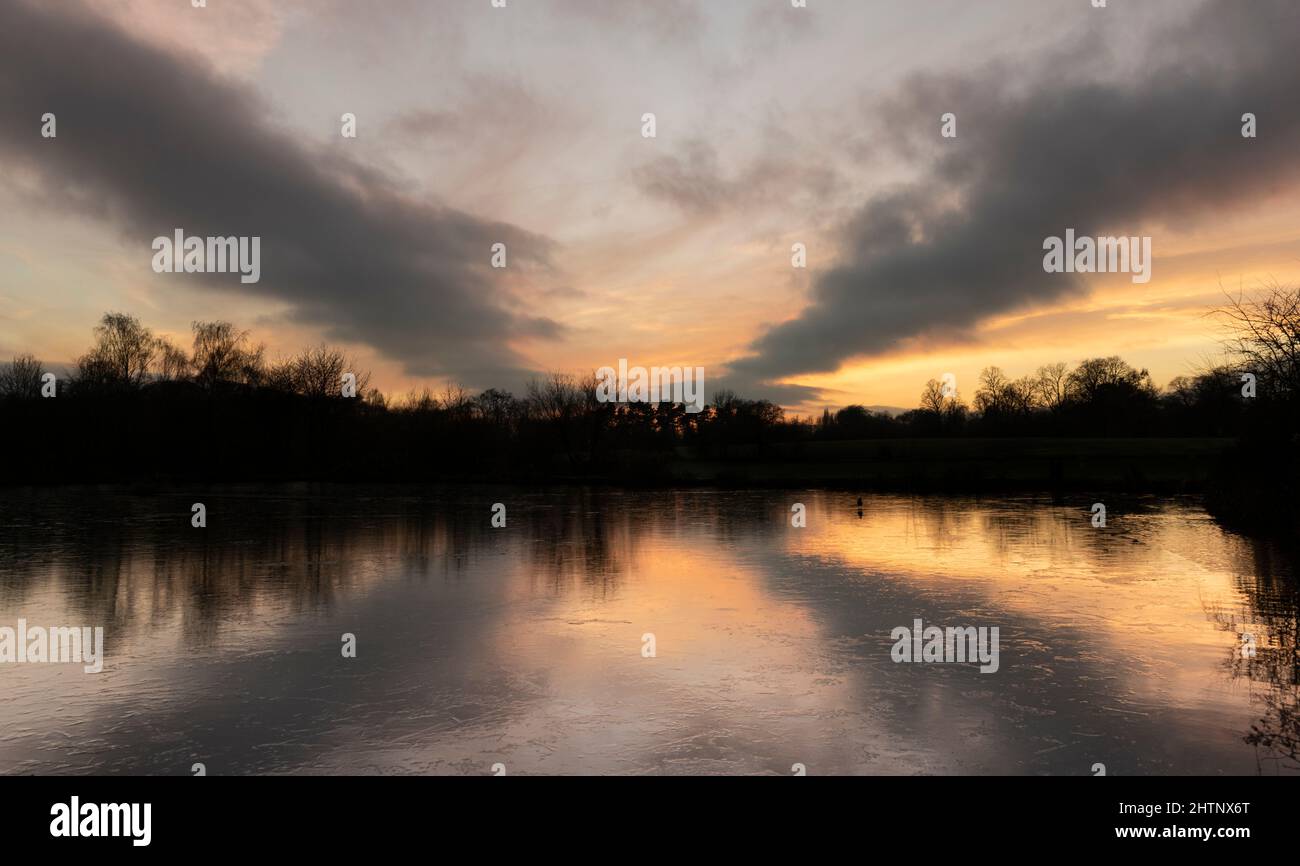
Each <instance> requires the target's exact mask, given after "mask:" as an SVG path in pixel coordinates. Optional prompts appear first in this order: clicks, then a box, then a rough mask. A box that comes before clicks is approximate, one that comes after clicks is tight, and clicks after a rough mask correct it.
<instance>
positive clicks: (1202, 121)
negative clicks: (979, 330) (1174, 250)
mask: <svg viewBox="0 0 1300 866" xmlns="http://www.w3.org/2000/svg"><path fill="white" fill-rule="evenodd" d="M1089 11H1092V10H1089ZM1119 11H1120V10H1107V11H1102V10H1096V15H1095V16H1094V17H1093V19H1092V21H1093V22H1096V23H1095V25H1094V26H1095V27H1096V28H1097V29H1096V30H1095V31H1094V32H1093V33H1092V35H1091V39H1090V40H1086V41H1085V42H1084V43H1080V42H1078V41H1075V42H1074V43H1073V44H1071V45H1070V46H1069V47H1068V48H1066V49H1064V50H1062V51H1061V52H1060V53H1059V54H1057V55H1054V56H1052V57H1047V58H1045V59H1043V60H1042V62H1040V63H1037V64H1034V65H1021V64H1018V65H1017V66H1016V67H1015V68H1013V69H1010V70H1008V67H1006V66H1001V67H992V66H991V67H988V68H986V69H984V70H982V71H980V72H977V73H974V74H971V75H965V76H942V77H936V76H928V77H925V78H918V79H914V80H912V81H911V82H910V83H909V84H907V85H906V87H905V88H904V90H903V91H902V92H901V93H899V94H897V95H896V97H895V98H892V99H891V100H889V101H888V102H887V103H886V104H885V105H883V106H881V114H880V118H881V119H882V120H883V122H884V123H883V127H884V128H885V129H887V130H888V131H889V132H890V133H891V134H894V135H896V136H901V137H904V138H905V139H906V140H905V141H902V142H900V143H901V144H903V145H904V147H905V148H907V147H911V148H912V149H913V150H914V151H916V152H919V153H922V154H928V155H929V162H928V164H925V169H924V171H923V172H922V173H921V175H920V176H919V179H918V180H916V181H915V182H914V183H910V184H907V185H906V186H903V187H901V188H898V189H895V190H891V191H888V192H885V193H883V194H880V195H878V196H877V197H875V198H873V199H872V200H871V201H869V202H868V203H867V204H866V205H865V206H864V207H862V209H861V210H860V211H859V212H858V213H857V215H856V216H855V217H854V218H853V219H852V220H851V222H850V224H849V225H848V226H847V227H846V228H845V232H844V247H845V250H846V252H845V254H844V257H843V259H842V261H841V262H840V263H838V264H837V265H836V266H835V267H833V268H831V269H829V270H827V271H825V272H824V273H822V274H820V275H819V277H818V279H817V280H816V282H815V284H814V289H813V292H812V297H811V302H810V304H809V306H808V307H807V308H806V309H805V310H804V312H803V313H802V314H800V315H799V316H798V317H797V318H795V319H793V320H791V321H789V322H785V323H782V324H779V325H776V326H774V327H772V328H771V329H770V330H768V331H767V332H766V333H764V334H763V335H762V336H761V337H760V338H759V339H758V340H756V341H755V343H754V344H753V346H752V349H753V354H751V355H749V356H747V357H744V358H741V359H739V360H737V361H736V362H735V363H734V365H733V370H734V371H735V372H736V373H737V374H742V375H745V374H747V375H750V376H752V377H755V378H758V379H772V378H780V377H783V376H789V375H795V374H801V373H813V372H826V371H833V370H835V369H837V368H838V367H839V366H840V364H841V363H843V362H844V361H846V360H848V359H850V358H853V357H856V356H865V355H873V354H881V353H886V352H889V351H891V350H893V349H896V348H899V347H900V346H902V345H904V344H905V343H906V342H907V341H909V340H914V339H917V338H920V339H925V338H928V337H939V338H942V339H954V338H956V339H962V338H963V337H967V338H968V337H969V336H970V334H971V333H972V329H973V327H974V326H975V324H976V323H977V322H979V321H980V320H981V319H983V318H986V317H988V316H989V315H991V314H995V313H998V312H1003V311H1008V310H1012V309H1017V308H1022V307H1026V306H1031V305H1034V304H1038V303H1042V302H1048V301H1052V300H1056V299H1059V298H1060V297H1062V296H1063V295H1065V294H1067V293H1071V292H1079V291H1082V290H1083V289H1082V287H1081V283H1080V282H1079V281H1078V280H1077V279H1074V278H1073V275H1065V274H1055V275H1048V274H1045V273H1044V272H1043V268H1042V256H1043V252H1042V242H1043V239H1044V238H1045V237H1048V236H1053V235H1063V234H1064V232H1065V230H1066V229H1067V228H1074V229H1076V230H1077V231H1078V232H1079V233H1080V234H1126V235H1133V234H1139V231H1138V229H1139V228H1140V227H1141V225H1142V224H1146V225H1151V224H1155V225H1160V226H1165V227H1169V228H1183V227H1186V226H1189V225H1192V224H1196V223H1199V222H1203V221H1205V220H1207V219H1212V218H1213V217H1214V216H1216V215H1218V214H1220V213H1222V212H1223V209H1225V208H1228V207H1234V208H1241V207H1246V206H1251V205H1254V206H1256V207H1267V206H1269V205H1268V203H1267V199H1268V197H1269V196H1270V194H1272V193H1275V192H1278V191H1280V190H1283V189H1285V188H1287V187H1290V186H1291V185H1293V184H1294V183H1295V182H1296V180H1297V175H1298V172H1297V169H1298V168H1300V157H1298V154H1300V112H1297V111H1295V94H1296V93H1297V92H1300V63H1297V61H1296V48H1295V38H1294V34H1295V32H1296V26H1297V24H1300V10H1297V7H1296V5H1295V3H1294V2H1292V0H1255V2H1251V3H1248V4H1243V3H1238V2H1232V0H1212V2H1208V3H1205V4H1203V5H1201V6H1198V7H1196V8H1195V9H1194V10H1193V11H1192V12H1191V13H1190V15H1188V17H1187V19H1186V20H1185V21H1183V22H1180V23H1178V24H1176V25H1168V26H1166V27H1165V28H1164V30H1163V32H1157V33H1156V34H1155V37H1154V38H1153V39H1151V40H1150V41H1149V43H1148V44H1147V45H1145V46H1144V47H1143V48H1142V49H1141V50H1140V51H1139V52H1137V53H1136V55H1135V54H1134V53H1133V52H1132V50H1131V49H1126V51H1125V52H1124V55H1125V56H1123V57H1118V58H1114V60H1115V61H1116V62H1115V63H1114V64H1108V63H1107V59H1106V55H1107V52H1108V50H1109V49H1110V48H1111V47H1112V45H1116V44H1125V45H1128V44H1130V41H1129V40H1128V39H1127V38H1126V39H1123V40H1118V39H1116V38H1113V37H1112V36H1108V34H1107V28H1108V27H1119V28H1122V27H1124V26H1125V24H1124V21H1125V19H1124V18H1122V17H1120V16H1119V15H1118V13H1119ZM1112 13H1115V14H1112ZM1108 16H1109V17H1108ZM1117 32H1118V31H1112V33H1117ZM1107 69H1123V70H1124V72H1123V74H1122V75H1121V74H1116V73H1113V72H1112V73H1111V74H1110V77H1109V78H1108V77H1107V72H1106V70H1107ZM1098 70H1101V71H1100V72H1099V71H1098ZM948 111H952V112H955V113H956V114H957V117H958V138H957V139H956V140H946V141H945V140H940V139H939V117H940V115H941V114H943V113H944V112H948ZM1245 112H1253V113H1255V114H1256V115H1257V117H1258V119H1259V137H1258V138H1256V139H1243V138H1242V137H1241V134H1240V130H1241V116H1242V114H1243V113H1245ZM1141 233H1143V234H1146V233H1150V234H1152V235H1153V237H1154V248H1155V259H1156V261H1155V266H1154V274H1155V277H1154V279H1155V280H1156V281H1158V280H1159V278H1160V261H1159V258H1160V241H1161V238H1160V234H1159V232H1158V231H1157V232H1141Z"/></svg>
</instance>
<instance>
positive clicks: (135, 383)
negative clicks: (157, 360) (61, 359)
mask: <svg viewBox="0 0 1300 866" xmlns="http://www.w3.org/2000/svg"><path fill="white" fill-rule="evenodd" d="M157 353H158V341H157V340H156V339H155V338H154V335H153V332H152V331H150V330H149V329H148V328H146V327H145V326H144V325H142V324H140V320H139V319H137V318H136V317H135V316H130V315H127V314H126V313H105V314H104V318H103V319H101V320H100V323H99V324H98V325H96V326H95V343H94V345H93V346H91V347H90V351H89V352H87V353H86V354H85V355H82V356H81V357H80V358H78V359H77V379H78V382H80V383H84V384H88V385H91V386H119V387H121V386H125V387H133V388H135V387H139V386H140V385H142V384H144V382H145V381H146V379H147V378H148V376H149V367H150V365H151V364H152V363H153V360H154V357H155V356H156V355H157Z"/></svg>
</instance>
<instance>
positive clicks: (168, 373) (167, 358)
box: [157, 337, 190, 382]
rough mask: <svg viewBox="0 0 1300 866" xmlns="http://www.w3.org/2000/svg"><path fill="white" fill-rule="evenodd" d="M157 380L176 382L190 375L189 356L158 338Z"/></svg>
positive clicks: (172, 344) (169, 341)
mask: <svg viewBox="0 0 1300 866" xmlns="http://www.w3.org/2000/svg"><path fill="white" fill-rule="evenodd" d="M157 364H158V378H159V379H161V380H162V381H164V382H177V381H179V380H181V379H184V378H186V377H187V376H189V374H190V356H189V355H187V354H185V350H184V349H182V348H181V347H180V346H177V345H176V344H175V343H173V342H172V341H171V340H169V339H167V338H166V337H159V338H158V362H157Z"/></svg>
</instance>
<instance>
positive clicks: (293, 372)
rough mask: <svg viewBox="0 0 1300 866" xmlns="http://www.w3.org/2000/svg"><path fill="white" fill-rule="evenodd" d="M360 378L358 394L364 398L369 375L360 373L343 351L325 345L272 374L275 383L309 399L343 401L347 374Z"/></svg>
mask: <svg viewBox="0 0 1300 866" xmlns="http://www.w3.org/2000/svg"><path fill="white" fill-rule="evenodd" d="M344 373H352V374H353V375H354V376H356V378H357V382H356V391H357V393H358V394H364V393H365V390H366V386H367V385H369V384H370V373H369V371H362V370H358V369H357V365H356V363H355V362H354V360H353V359H352V358H351V357H349V356H348V355H347V354H346V353H344V352H343V350H342V349H336V348H334V347H332V346H327V345H325V344H324V343H322V344H320V345H319V346H314V347H313V348H310V349H307V350H305V351H304V352H302V353H301V354H299V355H298V356H296V357H294V358H292V359H291V360H289V361H287V362H285V363H284V364H282V365H280V366H279V367H278V368H276V370H274V371H273V372H272V375H271V379H272V381H273V382H274V383H275V384H277V385H279V386H280V387H282V388H285V389H286V390H289V391H293V392H294V393H296V394H302V395H303V396H305V397H339V396H342V393H343V374H344Z"/></svg>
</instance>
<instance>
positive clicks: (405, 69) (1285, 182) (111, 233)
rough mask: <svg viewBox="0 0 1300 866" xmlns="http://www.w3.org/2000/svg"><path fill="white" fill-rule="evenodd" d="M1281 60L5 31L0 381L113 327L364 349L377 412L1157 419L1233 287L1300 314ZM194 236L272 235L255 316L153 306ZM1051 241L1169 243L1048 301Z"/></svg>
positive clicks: (516, 9) (1160, 46)
mask: <svg viewBox="0 0 1300 866" xmlns="http://www.w3.org/2000/svg"><path fill="white" fill-rule="evenodd" d="M1244 10H1248V14H1243V11H1244ZM1298 33H1300V6H1297V4H1296V3H1294V2H1293V0H1292V2H1288V0H1249V2H1248V3H1242V2H1240V0H1210V2H1198V0H1110V2H1109V3H1108V7H1107V8H1104V9H1096V8H1093V7H1092V5H1091V3H1090V2H1089V0H996V2H978V3H977V2H970V0H808V8H805V9H797V8H791V5H790V3H789V0H509V3H508V6H507V8H504V9H499V8H493V6H492V4H491V2H490V0H385V2H382V3H379V2H377V3H373V4H371V3H358V2H355V0H208V3H207V7H206V8H197V9H196V8H193V7H192V6H191V3H190V0H116V2H85V3H80V2H74V0H69V2H62V0H61V2H57V3H51V2H40V3H37V2H35V0H32V2H28V0H0V179H2V180H3V183H0V358H3V359H7V358H8V357H10V356H11V355H13V354H15V353H19V352H28V351H30V352H33V353H35V354H37V355H38V357H40V358H42V359H43V360H44V361H45V362H46V363H47V364H48V365H51V366H55V367H57V366H59V365H62V364H66V363H68V362H70V361H71V360H72V359H73V358H75V356H76V355H78V354H79V353H80V352H82V351H83V350H84V348H85V347H86V345H87V343H88V342H89V339H90V332H91V328H92V327H93V325H94V324H95V322H96V321H97V319H98V318H99V316H100V315H101V314H102V313H103V312H104V311H106V310H119V311H123V312H129V313H132V314H135V315H137V316H139V317H140V318H141V319H142V320H143V321H144V322H145V323H146V324H148V325H150V326H152V327H153V328H154V329H155V330H156V331H158V332H160V333H163V334H167V335H170V336H171V337H172V338H173V339H174V340H175V341H177V342H180V343H184V344H188V342H189V340H188V332H189V324H190V322H191V321H193V320H196V319H198V320H205V319H229V320H232V321H234V322H236V323H237V324H239V325H240V326H242V327H245V328H248V329H250V330H251V331H252V333H253V336H254V337H255V338H256V339H258V340H260V341H264V342H265V343H266V344H267V347H268V355H269V357H270V358H271V359H275V358H276V357H277V356H281V355H287V354H289V353H292V352H294V351H296V350H298V349H300V348H302V347H304V346H307V345H310V344H313V343H316V342H318V341H320V340H328V341H331V342H335V343H339V344H343V345H345V346H347V347H348V348H349V349H350V350H352V351H353V352H354V353H355V355H356V356H357V357H358V358H360V359H361V360H362V362H363V363H364V364H365V365H366V366H368V367H369V368H370V369H372V370H373V372H374V377H373V384H376V385H378V386H379V387H380V388H381V389H383V390H385V391H387V392H390V393H400V392H405V391H406V390H408V389H409V388H411V387H415V386H423V385H425V384H428V385H430V386H432V387H435V388H439V387H441V386H442V384H444V383H446V382H449V381H455V382H460V383H463V384H464V385H466V386H467V387H470V388H472V389H482V388H487V387H492V386H497V387H506V388H509V389H511V390H515V391H518V390H519V389H520V387H521V385H522V383H523V382H524V381H525V380H526V379H527V378H529V377H530V376H532V375H534V374H536V373H538V372H546V371H552V370H559V371H566V372H581V371H587V372H589V371H591V370H594V369H595V368H597V367H601V366H605V365H615V364H617V361H618V359H620V358H627V359H629V361H630V363H632V364H641V365H645V366H650V365H655V364H674V365H691V366H697V365H698V366H703V367H704V368H705V375H706V382H707V383H708V384H707V385H706V390H707V391H708V392H709V393H711V392H712V391H713V390H714V388H715V387H719V386H724V385H725V386H730V387H733V388H735V389H736V390H737V391H739V392H741V393H742V394H745V395H747V396H756V397H757V396H763V397H769V398H772V399H775V400H777V401H778V402H780V403H781V404H782V405H784V406H786V407H788V408H790V409H792V410H795V411H798V412H801V413H810V412H819V411H820V409H821V408H822V407H823V406H830V407H838V406H843V405H845V404H848V403H864V404H869V405H893V406H914V405H915V404H916V402H917V398H918V395H919V393H920V391H921V387H922V384H923V383H924V382H925V380H927V379H930V378H939V377H941V376H942V375H943V374H944V373H947V372H951V373H954V374H955V375H956V376H957V379H958V384H959V387H960V390H961V393H962V394H963V396H965V397H967V398H969V396H970V395H971V394H973V392H974V390H975V382H976V378H977V376H978V373H979V370H980V369H981V368H983V367H985V366H988V365H998V366H1001V367H1002V368H1004V369H1005V370H1006V371H1007V372H1008V373H1009V374H1011V375H1013V376H1018V375H1022V374H1025V373H1030V372H1032V371H1033V370H1034V369H1036V368H1037V367H1038V366H1039V365H1040V364H1042V363H1046V362H1050V361H1057V360H1060V361H1067V362H1070V363H1072V364H1073V363H1075V362H1077V361H1079V360H1080V359H1082V358H1085V357H1091V356H1098V355H1112V354H1119V355H1122V356H1123V357H1125V358H1126V359H1127V360H1129V361H1130V362H1131V363H1133V364H1135V365H1136V366H1141V367H1147V368H1149V369H1150V370H1151V373H1152V375H1153V377H1154V378H1155V380H1156V382H1157V383H1158V384H1161V385H1163V384H1165V383H1166V382H1168V380H1169V379H1171V378H1173V377H1175V376H1178V375H1184V374H1188V373H1190V372H1193V371H1194V370H1195V369H1196V368H1197V367H1198V366H1199V365H1201V364H1203V363H1205V362H1207V361H1209V360H1212V359H1213V358H1214V356H1215V355H1216V351H1217V334H1218V329H1217V326H1216V323H1215V321H1214V319H1213V318H1210V317H1207V315H1206V313H1207V311H1208V310H1209V309H1210V308H1212V307H1214V306H1215V305H1217V304H1219V303H1221V302H1222V300H1223V289H1225V288H1226V289H1228V290H1232V291H1235V290H1236V289H1237V288H1238V286H1244V287H1245V288H1246V289H1250V288H1252V287H1256V286H1258V285H1260V284H1261V283H1262V282H1265V281H1270V280H1276V281H1278V282H1281V283H1293V282H1295V281H1297V279H1298V278H1300V219H1298V217H1300V171H1298V170H1297V169H1298V167H1300V111H1297V109H1296V94H1297V93H1300V62H1297V56H1296V55H1297V43H1296V35H1297V34H1298ZM46 112H52V113H54V114H55V115H56V117H57V123H58V135H57V138H54V139H46V138H43V137H42V136H41V134H40V133H41V116H42V115H43V114H44V113H46ZM345 112H351V113H353V114H355V115H356V117H357V129H358V132H357V137H356V138H355V139H349V138H344V137H343V136H342V135H341V134H340V129H341V123H340V116H341V115H343V114H344V113H345ZM647 112H653V113H654V114H655V115H656V119H657V137H655V138H652V139H647V138H644V137H643V136H642V121H641V118H642V115H643V114H645V113H647ZM946 112H952V113H953V114H955V115H956V118H957V137H956V138H952V139H945V138H943V137H941V136H940V127H941V120H940V118H941V116H942V115H943V114H944V113H946ZM1246 112H1251V113H1254V114H1255V115H1256V116H1257V122H1258V136H1257V137H1256V138H1244V137H1243V136H1242V135H1241V127H1242V121H1241V116H1242V115H1243V114H1244V113H1246ZM176 228H184V229H185V230H186V232H187V233H189V234H195V235H201V236H206V235H249V236H251V235H258V236H260V237H261V238H262V247H261V256H262V279H261V281H260V282H259V283H257V284H253V285H241V284H240V282H239V279H238V277H237V275H229V274H213V275H200V274H155V273H154V272H153V271H152V269H151V261H152V256H153V252H152V250H151V246H150V245H151V242H152V239H153V238H154V237H156V236H159V235H167V236H170V235H171V234H172V233H173V232H174V230H175V229H176ZM1068 228H1074V229H1075V230H1076V231H1077V232H1079V233H1080V234H1092V235H1097V234H1106V235H1109V234H1114V235H1124V236H1142V235H1149V236H1151V237H1152V242H1153V248H1154V264H1153V268H1152V279H1151V280H1150V282H1149V283H1145V284H1134V283H1133V282H1132V281H1131V280H1130V278H1129V276H1128V275H1127V274H1118V275H1114V274H1112V275H1096V276H1089V275H1078V274H1048V273H1045V272H1044V270H1043V267H1042V258H1043V251H1042V242H1043V239H1044V238H1045V237H1048V236H1053V235H1063V234H1064V233H1065V231H1066V229H1068ZM497 242H502V243H505V244H506V245H507V248H508V251H509V267H508V268H506V269H505V270H495V269H493V268H491V267H490V259H491V248H492V245H493V244H494V243H497ZM795 243H803V244H806V246H807V250H808V267H807V269H805V270H799V269H795V268H793V267H792V266H791V246H792V244H795Z"/></svg>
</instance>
